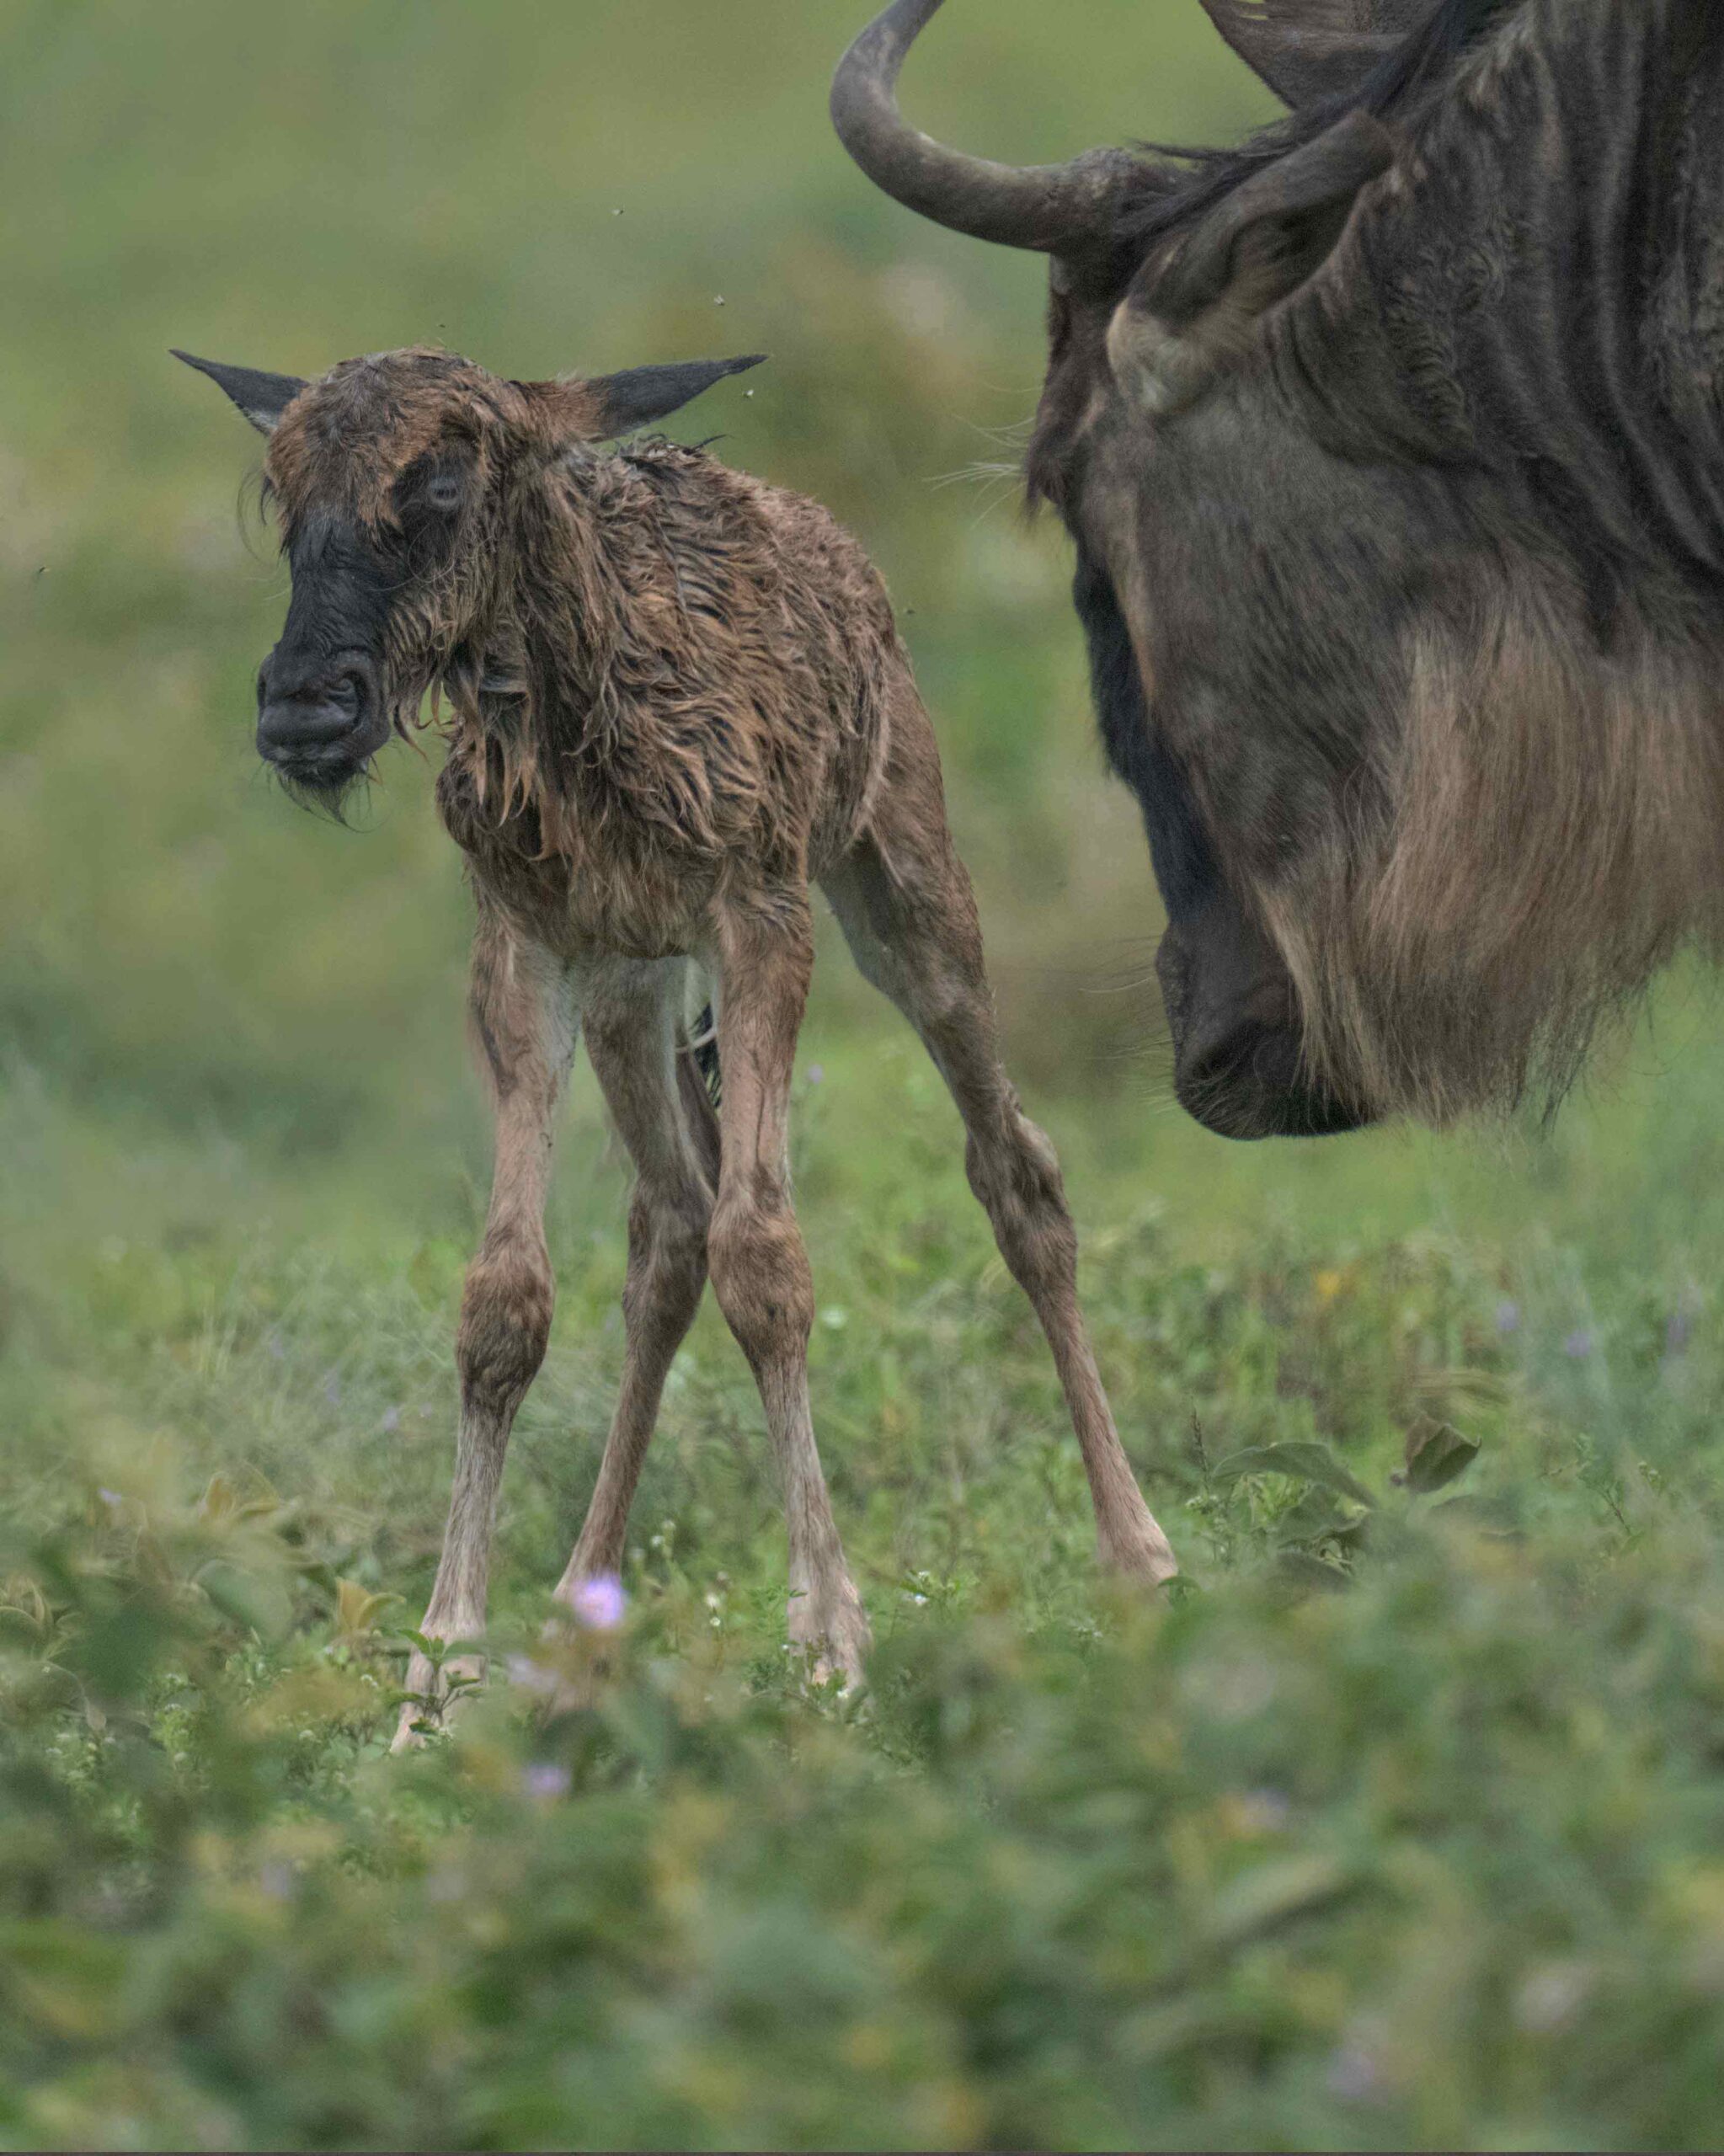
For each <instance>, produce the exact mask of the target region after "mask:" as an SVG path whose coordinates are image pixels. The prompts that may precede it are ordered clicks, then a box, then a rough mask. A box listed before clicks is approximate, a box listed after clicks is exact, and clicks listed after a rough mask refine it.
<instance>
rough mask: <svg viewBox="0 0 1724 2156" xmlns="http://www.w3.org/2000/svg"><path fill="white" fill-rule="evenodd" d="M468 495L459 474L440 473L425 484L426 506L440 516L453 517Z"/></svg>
mask: <svg viewBox="0 0 1724 2156" xmlns="http://www.w3.org/2000/svg"><path fill="white" fill-rule="evenodd" d="M466 493H467V489H466V488H465V487H464V486H463V485H462V481H461V476H460V474H459V473H458V472H437V473H435V475H434V476H433V477H432V478H430V479H428V480H427V481H426V483H425V495H424V499H425V506H426V508H427V509H434V510H436V512H437V514H438V515H439V516H453V515H454V514H455V512H456V510H458V509H459V508H460V507H461V504H462V499H463V498H464V496H465V494H466Z"/></svg>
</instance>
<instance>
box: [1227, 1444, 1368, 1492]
mask: <svg viewBox="0 0 1724 2156" xmlns="http://www.w3.org/2000/svg"><path fill="white" fill-rule="evenodd" d="M1247 1475H1289V1476H1293V1477H1294V1479H1295V1480H1296V1481H1303V1482H1315V1483H1316V1484H1317V1485H1318V1486H1319V1487H1320V1488H1321V1489H1325V1490H1333V1491H1334V1492H1336V1493H1337V1496H1340V1497H1351V1498H1352V1500H1353V1502H1354V1503H1355V1504H1356V1505H1374V1504H1375V1503H1376V1502H1377V1501H1376V1499H1375V1498H1374V1497H1373V1496H1372V1495H1371V1493H1370V1492H1369V1490H1367V1489H1366V1488H1365V1486H1364V1484H1363V1483H1362V1482H1358V1481H1354V1479H1353V1476H1351V1475H1349V1474H1348V1471H1347V1470H1346V1469H1345V1468H1344V1467H1343V1466H1342V1465H1341V1462H1340V1461H1339V1460H1337V1459H1336V1457H1335V1455H1334V1454H1333V1453H1332V1452H1331V1451H1330V1450H1329V1449H1328V1447H1327V1446H1326V1445H1319V1444H1310V1443H1308V1442H1304V1441H1295V1442H1292V1443H1289V1444H1279V1445H1248V1446H1247V1447H1246V1449H1245V1450H1244V1451H1243V1452H1236V1453H1230V1454H1228V1456H1227V1458H1226V1459H1225V1460H1220V1461H1218V1463H1217V1464H1216V1465H1215V1468H1214V1480H1215V1481H1217V1482H1238V1481H1243V1479H1244V1478H1245V1477H1246V1476H1247Z"/></svg>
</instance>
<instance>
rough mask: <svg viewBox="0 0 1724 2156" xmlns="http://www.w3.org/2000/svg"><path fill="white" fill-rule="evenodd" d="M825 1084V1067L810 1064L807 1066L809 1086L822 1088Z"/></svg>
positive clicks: (819, 1064)
mask: <svg viewBox="0 0 1724 2156" xmlns="http://www.w3.org/2000/svg"><path fill="white" fill-rule="evenodd" d="M825 1082H826V1066H825V1064H824V1063H811V1064H809V1085H811V1086H824V1085H825Z"/></svg>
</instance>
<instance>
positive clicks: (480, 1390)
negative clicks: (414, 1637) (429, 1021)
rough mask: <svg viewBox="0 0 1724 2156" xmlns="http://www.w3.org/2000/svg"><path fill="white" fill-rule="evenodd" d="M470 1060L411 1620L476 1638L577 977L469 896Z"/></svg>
mask: <svg viewBox="0 0 1724 2156" xmlns="http://www.w3.org/2000/svg"><path fill="white" fill-rule="evenodd" d="M469 1007H470V1011H471V1015H472V1027H473V1033H474V1037H475V1039H476V1041H477V1043H478V1052H479V1059H480V1063H481V1065H482V1067H483V1070H484V1073H485V1075H486V1078H487V1080H488V1082H489V1084H490V1087H491V1090H492V1093H493V1096H494V1101H495V1106H496V1166H495V1170H494V1176H493V1180H492V1185H491V1208H490V1212H489V1214H488V1217H487V1219H486V1223H485V1239H484V1241H483V1243H482V1244H481V1245H480V1246H479V1251H478V1256H477V1257H475V1258H474V1259H473V1262H472V1265H471V1266H469V1267H468V1268H467V1286H466V1289H465V1292H464V1293H463V1294H462V1304H461V1327H460V1331H459V1332H458V1334H457V1335H456V1367H457V1369H459V1371H460V1374H461V1426H460V1431H459V1434H458V1436H457V1438H456V1454H455V1488H454V1492H453V1494H452V1495H451V1498H450V1503H449V1524H448V1527H447V1529H446V1530H445V1534H444V1538H443V1557H442V1561H441V1563H440V1565H439V1566H438V1567H437V1579H436V1584H435V1586H434V1587H433V1588H432V1590H431V1600H430V1607H429V1608H428V1609H426V1611H425V1615H424V1624H423V1625H422V1626H421V1628H420V1629H421V1630H423V1631H424V1633H425V1634H426V1636H428V1637H430V1638H433V1639H439V1640H451V1641H458V1640H466V1639H473V1638H476V1637H478V1635H479V1634H480V1633H481V1632H483V1630H484V1626H485V1598H486V1588H487V1586H488V1574H489V1569H490V1559H491V1534H492V1527H493V1523H494V1518H495V1516H496V1510H497V1488H498V1485H499V1482H500V1481H501V1480H502V1476H503V1456H504V1452H505V1451H506V1450H507V1449H508V1444H509V1433H510V1428H512V1426H513V1424H514V1422H515V1413H516V1411H517V1410H518V1409H519V1407H520V1403H521V1401H523V1399H525V1398H526V1390H527V1387H528V1386H529V1385H531V1383H532V1381H533V1380H534V1378H535V1377H536V1376H537V1374H538V1370H539V1365H540V1364H541V1363H542V1361H543V1360H544V1357H545V1347H546V1343H547V1341H548V1340H549V1338H550V1333H551V1306H552V1298H553V1294H554V1287H555V1283H554V1282H553V1280H552V1273H551V1260H550V1255H549V1252H548V1251H547V1249H546V1246H545V1225H544V1221H545V1198H546V1195H547V1191H548V1189H549V1187H550V1178H551V1152H552V1125H553V1123H554V1121H555V1118H556V1113H557V1109H558V1105H559V1103H560V1102H561V1101H562V1098H563V1087H564V1086H565V1085H566V1084H567V1082H568V1067H569V1065H570V1063H571V1062H572V1061H573V1059H574V1043H575V1036H576V1033H577V1030H578V1028H579V1017H580V1014H579V991H578V987H577V984H576V979H575V976H574V974H573V972H572V970H571V969H570V968H569V967H568V966H567V965H566V964H565V963H563V961H562V960H561V959H559V958H554V957H553V956H552V954H551V953H549V952H548V951H546V950H543V949H542V948H541V947H538V946H537V945H536V944H532V943H529V942H525V941H523V940H522V939H521V938H520V937H519V936H517V935H515V933H514V932H513V931H511V930H510V928H509V927H508V926H506V925H505V924H504V921H502V920H501V918H500V917H499V915H497V914H496V913H495V912H494V910H492V909H491V908H490V907H489V906H488V905H486V903H485V901H484V899H483V897H481V899H480V905H479V926H478V935H477V936H476V937H475V938H474V942H473V959H472V988H471V995H470V1006H469ZM482 1666H483V1665H482V1664H480V1663H479V1662H478V1661H477V1659H476V1658H473V1657H466V1658H459V1659H456V1660H454V1661H451V1662H446V1663H445V1665H444V1669H445V1673H446V1675H448V1674H459V1675H463V1676H473V1675H477V1674H478V1673H479V1670H480V1668H482ZM436 1683H437V1680H436V1673H435V1671H434V1669H433V1668H432V1666H431V1663H430V1661H429V1660H428V1658H427V1657H425V1656H424V1655H423V1654H415V1655H414V1657H413V1660H412V1662H411V1663H410V1664H409V1665H408V1673H407V1689H408V1691H409V1692H411V1693H413V1694H415V1698H414V1700H409V1701H408V1704H407V1705H406V1706H404V1707H403V1710H402V1715H401V1724H400V1727H399V1728H398V1730H397V1732H396V1735H395V1747H396V1749H397V1750H398V1751H400V1750H403V1749H405V1748H407V1747H408V1746H410V1745H411V1744H413V1743H414V1742H415V1741H416V1739H415V1734H414V1722H415V1721H419V1720H420V1719H421V1718H422V1717H423V1716H424V1714H425V1712H426V1710H427V1709H428V1708H429V1710H430V1711H431V1712H432V1713H433V1714H435V1712H436V1711H437V1710H439V1708H440V1705H441V1702H440V1700H439V1699H437V1698H436V1697H435V1692H436Z"/></svg>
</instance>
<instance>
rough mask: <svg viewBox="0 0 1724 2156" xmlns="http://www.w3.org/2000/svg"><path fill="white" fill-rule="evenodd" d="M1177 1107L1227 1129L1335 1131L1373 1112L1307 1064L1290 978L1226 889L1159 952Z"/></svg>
mask: <svg viewBox="0 0 1724 2156" xmlns="http://www.w3.org/2000/svg"><path fill="white" fill-rule="evenodd" d="M1156 966H1157V970H1158V972H1159V973H1160V975H1161V988H1162V994H1163V997H1164V999H1165V1001H1166V1009H1167V1018H1168V1023H1169V1026H1170V1027H1171V1028H1172V1034H1173V1085H1174V1091H1176V1093H1177V1095H1178V1097H1179V1102H1180V1105H1181V1107H1183V1108H1184V1109H1185V1110H1186V1112H1187V1113H1188V1114H1189V1115H1192V1116H1193V1117H1195V1118H1196V1119H1197V1120H1198V1122H1199V1123H1202V1124H1203V1126H1204V1129H1206V1130H1213V1131H1214V1133H1215V1134H1216V1135H1217V1136H1218V1137H1221V1138H1243V1139H1252V1138H1329V1137H1334V1136H1337V1135H1338V1134H1340V1133H1341V1132H1342V1131H1347V1130H1358V1129H1362V1128H1363V1127H1364V1125H1365V1124H1367V1123H1369V1122H1370V1121H1371V1120H1372V1118H1371V1117H1370V1116H1369V1114H1368V1113H1364V1111H1362V1110H1360V1109H1358V1108H1357V1107H1353V1106H1352V1105H1350V1104H1349V1103H1348V1102H1346V1101H1343V1100H1342V1099H1341V1098H1340V1097H1338V1096H1337V1095H1336V1094H1335V1093H1333V1092H1332V1091H1329V1089H1328V1088H1327V1087H1326V1086H1322V1085H1321V1084H1319V1083H1318V1082H1317V1081H1316V1080H1314V1079H1313V1078H1312V1077H1311V1075H1310V1072H1309V1071H1308V1070H1307V1069H1306V1067H1305V1055H1304V1051H1303V1047H1302V1043H1301V1038H1300V1022H1299V1005H1298V1001H1297V998H1296V996H1295V995H1294V986H1293V983H1292V981H1291V979H1289V977H1288V974H1287V972H1286V970H1285V969H1284V966H1283V965H1282V963H1281V962H1280V960H1279V958H1277V956H1276V955H1275V953H1274V952H1273V950H1272V948H1271V947H1270V946H1269V944H1268V942H1267V941H1266V939H1265V938H1264V937H1262V934H1261V933H1260V932H1259V931H1257V929H1255V928H1254V927H1253V926H1252V925H1251V924H1250V923H1249V922H1248V921H1246V920H1245V919H1244V917H1243V915H1241V912H1240V910H1239V909H1238V908H1237V907H1236V905H1234V904H1233V902H1232V901H1231V899H1223V900H1217V901H1215V902H1214V903H1212V904H1211V905H1209V906H1208V907H1206V908H1205V909H1204V911H1203V912H1202V913H1201V914H1200V915H1198V917H1197V918H1196V920H1194V921H1192V922H1190V923H1188V924H1187V925H1183V926H1180V927H1177V928H1171V929H1169V931H1168V932H1167V934H1166V937H1165V938H1164V940H1163V942H1162V945H1161V953H1160V955H1159V957H1158V958H1157V961H1156Z"/></svg>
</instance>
